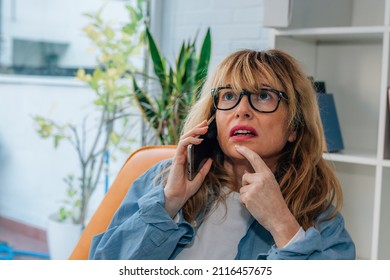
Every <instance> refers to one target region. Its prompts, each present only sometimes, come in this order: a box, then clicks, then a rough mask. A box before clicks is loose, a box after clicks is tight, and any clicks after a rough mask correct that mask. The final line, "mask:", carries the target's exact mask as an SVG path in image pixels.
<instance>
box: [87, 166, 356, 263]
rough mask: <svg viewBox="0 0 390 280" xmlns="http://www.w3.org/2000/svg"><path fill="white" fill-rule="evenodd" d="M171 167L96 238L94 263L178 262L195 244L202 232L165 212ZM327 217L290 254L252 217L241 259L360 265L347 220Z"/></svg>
mask: <svg viewBox="0 0 390 280" xmlns="http://www.w3.org/2000/svg"><path fill="white" fill-rule="evenodd" d="M170 163H171V161H170V160H166V161H162V162H160V163H158V164H157V165H155V166H154V167H152V168H151V169H149V170H148V171H146V172H145V173H144V174H143V175H142V176H140V177H139V178H138V179H137V180H136V181H135V182H134V183H133V185H132V186H131V188H130V189H129V192H128V193H127V195H126V197H125V198H124V200H123V202H122V204H121V205H120V207H119V208H118V210H117V212H116V214H115V215H114V217H113V219H112V221H111V223H110V225H109V227H108V228H107V230H106V231H105V232H103V233H101V234H98V235H96V236H95V237H94V238H93V240H92V244H91V250H90V254H89V258H90V259H115V260H122V259H135V260H145V259H155V260H157V259H161V260H166V259H174V258H175V257H176V256H177V255H178V254H179V253H180V251H181V250H182V249H183V248H184V247H185V246H186V245H187V244H189V243H191V242H192V240H193V239H194V235H195V231H196V228H194V227H193V226H192V225H191V224H189V223H188V222H186V221H185V220H184V219H183V216H182V213H181V212H179V216H180V218H179V221H178V222H174V221H173V220H172V218H171V217H170V216H169V215H168V213H167V212H166V211H165V209H164V191H163V186H162V185H160V184H158V183H157V185H155V184H154V179H155V178H156V176H157V175H158V174H159V173H160V172H161V171H162V170H163V169H165V168H166V167H167V166H168V165H169V164H170ZM325 215H326V213H324V214H323V215H322V216H320V217H319V218H318V219H317V224H316V226H315V227H311V228H309V229H307V230H306V233H305V236H304V238H302V239H300V240H298V241H296V242H294V243H292V244H290V245H288V246H286V247H284V248H277V247H276V246H275V242H274V240H273V238H272V235H271V234H270V233H269V232H268V231H267V230H266V229H265V228H263V227H262V226H261V225H260V224H259V223H258V222H257V221H256V220H255V219H254V218H253V217H251V221H250V223H248V225H249V226H248V229H247V232H246V234H245V236H244V237H243V238H242V239H241V240H240V242H239V245H238V253H237V255H236V257H235V259H238V260H254V259H272V260H275V259H294V260H297V259H355V246H354V243H353V241H352V239H351V237H350V236H349V234H348V232H347V231H346V229H345V228H344V220H343V217H342V216H341V215H340V214H337V215H336V216H335V217H333V218H332V219H331V220H328V221H320V220H321V217H322V218H323V216H325ZM199 218H201V217H199ZM200 226H201V225H200Z"/></svg>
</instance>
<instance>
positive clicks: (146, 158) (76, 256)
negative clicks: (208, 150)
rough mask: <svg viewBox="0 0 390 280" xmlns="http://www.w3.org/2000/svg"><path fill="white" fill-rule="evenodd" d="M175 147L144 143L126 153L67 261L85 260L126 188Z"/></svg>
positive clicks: (166, 156) (169, 154)
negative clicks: (115, 175)
mask: <svg viewBox="0 0 390 280" xmlns="http://www.w3.org/2000/svg"><path fill="white" fill-rule="evenodd" d="M175 148H176V146H146V147H142V148H140V149H138V150H137V151H135V152H134V153H133V154H131V155H130V156H129V158H128V159H127V161H126V162H125V164H124V165H123V166H122V168H121V170H120V171H119V173H118V175H117V177H116V178H115V180H114V182H113V184H112V185H111V188H110V189H109V191H108V192H107V194H106V196H105V197H104V199H103V201H102V203H101V204H100V205H99V207H98V209H97V210H96V212H95V213H94V214H93V216H92V218H91V220H90V222H89V223H88V225H87V226H86V227H85V229H84V231H83V233H82V235H81V237H80V240H79V242H78V243H77V245H76V247H75V248H74V250H73V252H72V254H71V255H70V257H69V259H70V260H87V259H88V253H89V249H90V246H91V241H92V238H93V237H94V236H95V235H96V234H99V233H101V232H103V231H105V230H106V228H107V227H108V225H109V223H110V221H111V219H112V217H113V216H114V214H115V212H116V210H117V209H118V207H119V205H120V204H121V202H122V200H123V198H124V197H125V195H126V193H127V191H128V190H129V187H130V186H131V185H132V183H133V182H134V180H135V179H137V178H138V177H139V176H140V175H141V174H142V173H144V172H145V171H146V170H147V169H149V168H150V167H152V166H153V165H154V164H156V163H157V162H159V161H161V160H163V159H166V158H170V157H172V156H173V154H174V152H175Z"/></svg>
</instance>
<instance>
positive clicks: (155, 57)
mask: <svg viewBox="0 0 390 280" xmlns="http://www.w3.org/2000/svg"><path fill="white" fill-rule="evenodd" d="M146 36H147V39H148V44H149V52H150V56H151V57H152V61H153V69H154V73H155V74H156V76H157V78H158V79H159V81H160V84H161V87H162V88H163V89H164V88H165V85H166V78H165V72H166V70H165V64H166V63H165V59H164V58H163V57H162V56H161V54H160V51H159V50H158V47H157V45H156V42H155V41H154V39H153V36H152V34H151V33H150V31H149V28H146Z"/></svg>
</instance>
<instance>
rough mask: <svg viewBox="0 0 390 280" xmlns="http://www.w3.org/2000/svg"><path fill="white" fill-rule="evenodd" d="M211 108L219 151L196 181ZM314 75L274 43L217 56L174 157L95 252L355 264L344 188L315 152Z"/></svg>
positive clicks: (101, 255)
mask: <svg viewBox="0 0 390 280" xmlns="http://www.w3.org/2000/svg"><path fill="white" fill-rule="evenodd" d="M214 115H215V119H216V126H217V130H218V134H217V135H218V137H217V139H218V143H219V150H218V152H217V153H216V154H217V155H216V156H215V157H214V158H212V159H211V158H210V159H208V160H207V161H206V163H205V164H204V165H203V167H202V168H201V170H200V172H199V173H198V174H197V175H196V177H195V178H194V180H192V181H189V180H188V179H187V176H186V166H187V147H188V146H189V145H190V144H193V145H197V144H199V143H201V141H202V140H201V139H200V138H198V137H199V136H200V135H203V134H205V133H206V132H207V130H208V125H207V121H206V120H207V119H209V118H211V117H212V116H214ZM323 137H324V136H323V131H322V125H321V120H320V117H319V112H318V106H317V103H316V96H315V93H314V90H313V86H312V83H311V81H310V80H309V79H308V78H307V76H306V75H305V73H304V72H303V71H302V70H301V68H300V66H299V65H298V63H297V62H296V61H295V60H294V59H293V58H292V57H291V56H289V55H288V54H286V53H284V52H282V51H279V50H269V51H264V52H257V51H253V50H242V51H238V52H235V53H233V54H231V55H230V56H228V57H227V58H226V59H224V60H223V61H222V62H221V63H220V64H219V65H218V66H217V68H216V70H215V72H214V75H213V76H212V77H211V78H210V79H209V80H208V81H207V83H206V84H205V86H204V88H203V90H202V94H201V98H200V100H199V101H198V102H197V103H196V104H195V106H193V108H192V109H191V111H190V112H189V115H188V117H187V120H186V123H185V126H184V129H183V134H182V137H181V140H180V142H179V144H178V146H177V149H176V152H175V155H174V157H173V159H172V160H169V161H163V162H161V163H159V164H157V165H156V166H154V167H153V168H151V169H150V170H148V171H147V172H146V173H145V174H143V175H142V176H141V177H140V178H139V179H138V180H137V181H136V182H135V183H134V184H133V186H132V187H131V188H130V190H129V193H128V194H127V196H126V197H125V199H124V201H123V202H122V205H121V206H120V208H119V209H118V211H117V213H116V214H115V216H114V218H113V220H112V222H111V224H110V226H109V228H108V229H107V231H106V232H104V233H102V234H100V235H97V236H96V237H95V238H94V239H93V242H92V246H91V251H90V258H93V259H354V258H355V247H354V244H353V241H352V240H351V238H350V236H349V234H348V233H347V231H346V230H345V228H344V221H343V218H342V216H341V215H340V214H339V210H340V208H341V204H342V192H341V187H340V184H339V182H338V180H337V178H336V176H335V174H334V172H333V171H332V170H331V168H330V167H329V166H328V164H327V162H326V161H325V160H324V159H323V158H322V151H323V147H322V143H323Z"/></svg>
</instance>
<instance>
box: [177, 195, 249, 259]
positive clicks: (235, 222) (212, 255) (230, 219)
mask: <svg viewBox="0 0 390 280" xmlns="http://www.w3.org/2000/svg"><path fill="white" fill-rule="evenodd" d="M224 191H228V190H227V188H226V189H224ZM249 218H250V213H249V211H248V210H247V209H246V208H245V206H243V205H242V204H241V202H240V194H239V193H237V192H231V193H229V194H228V195H227V197H226V207H225V204H224V203H219V205H218V207H217V208H216V209H212V212H211V214H210V215H209V216H208V217H207V218H206V220H204V221H203V223H202V225H201V226H200V227H199V229H198V231H197V233H196V235H195V238H194V240H193V242H192V243H191V244H189V245H188V246H186V247H185V248H184V249H183V251H181V252H180V253H179V255H177V256H176V259H177V260H205V259H206V260H232V259H234V258H235V256H236V255H237V247H238V243H239V242H240V240H241V238H242V237H243V236H244V235H245V234H246V232H247V230H248V226H249V225H248V222H249Z"/></svg>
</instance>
